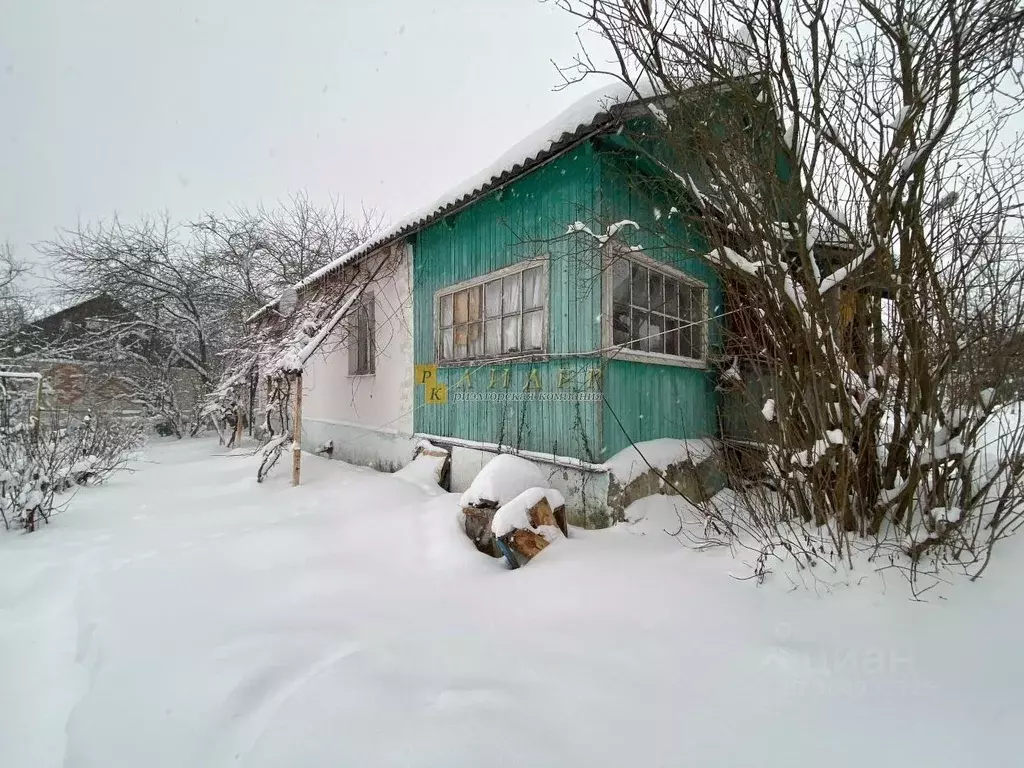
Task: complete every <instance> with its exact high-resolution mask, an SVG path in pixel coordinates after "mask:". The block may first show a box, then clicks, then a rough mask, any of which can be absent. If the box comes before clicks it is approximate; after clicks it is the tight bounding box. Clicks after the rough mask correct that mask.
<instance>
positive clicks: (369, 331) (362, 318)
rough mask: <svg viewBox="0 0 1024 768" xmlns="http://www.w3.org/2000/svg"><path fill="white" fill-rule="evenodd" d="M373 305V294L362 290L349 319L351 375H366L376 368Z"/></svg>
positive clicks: (349, 366) (349, 365)
mask: <svg viewBox="0 0 1024 768" xmlns="http://www.w3.org/2000/svg"><path fill="white" fill-rule="evenodd" d="M373 306H374V301H373V294H372V293H370V292H369V291H367V292H364V293H363V295H362V296H361V297H360V298H359V303H358V304H357V305H356V307H355V310H353V313H352V316H351V318H350V320H349V344H348V372H349V375H351V376H366V375H369V374H372V373H374V372H375V370H376V366H375V358H376V356H377V344H376V342H375V340H374V318H373Z"/></svg>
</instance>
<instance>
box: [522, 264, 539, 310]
mask: <svg viewBox="0 0 1024 768" xmlns="http://www.w3.org/2000/svg"><path fill="white" fill-rule="evenodd" d="M542 282H543V281H542V280H541V269H540V267H534V268H533V269H528V270H526V271H525V272H523V309H535V308H537V307H543V306H544V296H543V294H542V292H541V291H542V287H543V286H542Z"/></svg>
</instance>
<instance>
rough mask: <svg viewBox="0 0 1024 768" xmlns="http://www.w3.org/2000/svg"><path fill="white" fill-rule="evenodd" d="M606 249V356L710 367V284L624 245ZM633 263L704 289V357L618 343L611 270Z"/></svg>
mask: <svg viewBox="0 0 1024 768" xmlns="http://www.w3.org/2000/svg"><path fill="white" fill-rule="evenodd" d="M609 246H611V247H608V248H606V249H605V253H604V259H603V268H602V273H603V291H602V293H603V298H602V304H603V306H602V323H601V336H602V344H601V346H602V348H603V349H604V356H605V357H610V358H615V359H617V360H632V361H635V362H640V363H655V364H658V365H674V366H678V367H682V368H702V369H706V368H707V367H708V324H709V323H708V285H707V283H705V282H704V281H702V280H698V279H697V278H695V277H693V276H692V275H688V274H686V273H685V272H682V271H680V270H678V269H676V268H674V267H671V266H669V265H667V264H664V263H662V262H660V261H657V260H655V259H652V258H651V257H650V256H648V255H646V254H645V253H643V252H642V251H631V250H629V249H628V248H626V247H625V246H624V245H622V244H621V243H615V244H609ZM620 260H621V261H625V262H633V263H636V264H638V265H639V266H642V267H646V268H647V269H649V270H651V271H652V272H658V273H660V274H661V275H663V276H664V277H669V278H672V279H673V280H678V281H679V282H681V283H685V284H686V285H689V286H691V287H693V288H699V289H700V290H701V306H700V316H701V318H703V319H702V321H701V325H700V329H701V336H700V341H701V357H699V358H693V357H683V356H681V355H670V354H666V353H664V352H648V351H645V350H641V349H633V348H631V347H630V346H629V344H630V343H631V342H626V343H625V344H618V345H617V344H615V342H614V333H613V329H612V322H613V317H614V315H613V313H614V307H615V304H614V297H613V288H614V283H613V277H612V274H613V273H612V270H613V267H614V264H615V263H616V262H617V261H620Z"/></svg>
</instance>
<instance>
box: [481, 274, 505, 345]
mask: <svg viewBox="0 0 1024 768" xmlns="http://www.w3.org/2000/svg"><path fill="white" fill-rule="evenodd" d="M498 285H499V286H500V285H501V281H500V280H499V281H498ZM498 296H499V301H500V297H501V294H500V293H499V294H498ZM499 306H500V305H499ZM484 336H485V339H484V350H485V352H486V354H487V355H500V354H501V320H488V321H487V325H486V328H485V330H484Z"/></svg>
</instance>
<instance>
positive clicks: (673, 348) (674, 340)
mask: <svg viewBox="0 0 1024 768" xmlns="http://www.w3.org/2000/svg"><path fill="white" fill-rule="evenodd" d="M665 354H666V355H678V354H679V323H678V322H677V321H676V320H666V321H665Z"/></svg>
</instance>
